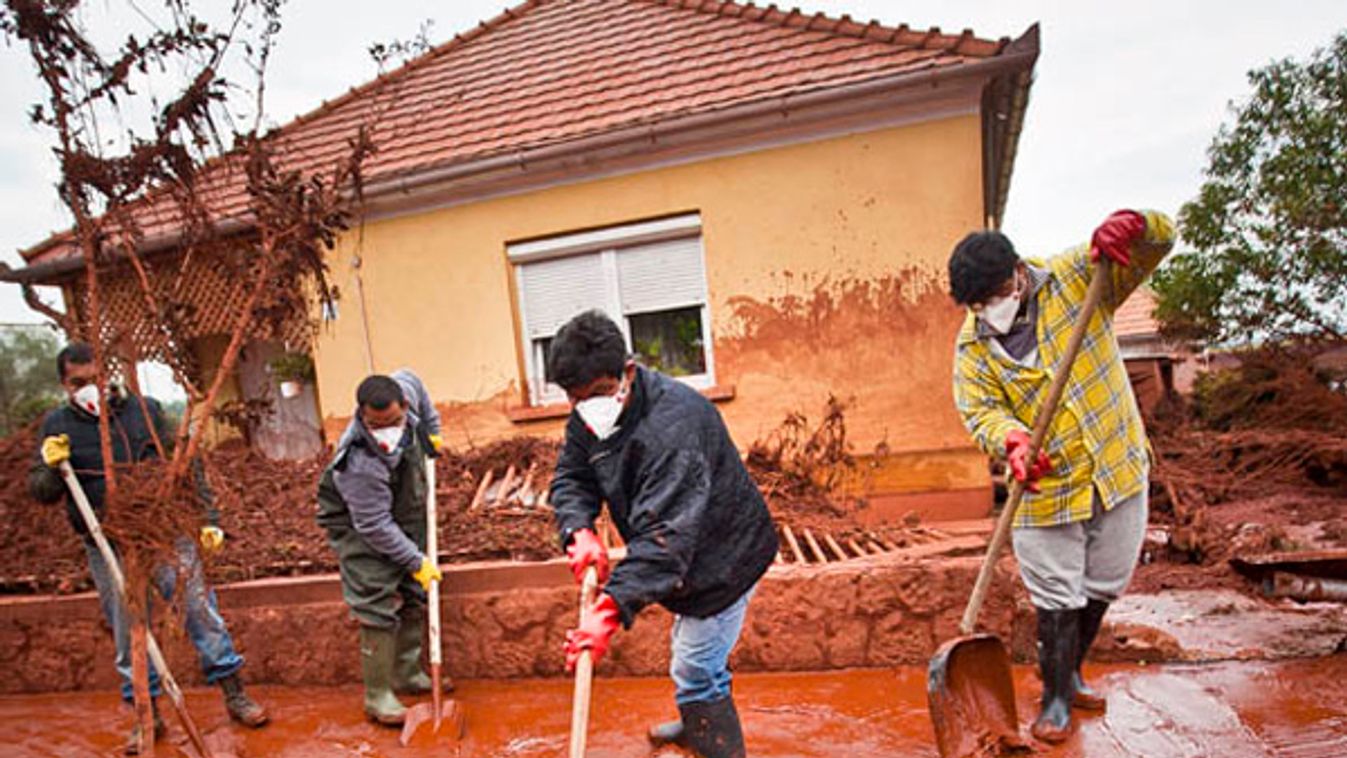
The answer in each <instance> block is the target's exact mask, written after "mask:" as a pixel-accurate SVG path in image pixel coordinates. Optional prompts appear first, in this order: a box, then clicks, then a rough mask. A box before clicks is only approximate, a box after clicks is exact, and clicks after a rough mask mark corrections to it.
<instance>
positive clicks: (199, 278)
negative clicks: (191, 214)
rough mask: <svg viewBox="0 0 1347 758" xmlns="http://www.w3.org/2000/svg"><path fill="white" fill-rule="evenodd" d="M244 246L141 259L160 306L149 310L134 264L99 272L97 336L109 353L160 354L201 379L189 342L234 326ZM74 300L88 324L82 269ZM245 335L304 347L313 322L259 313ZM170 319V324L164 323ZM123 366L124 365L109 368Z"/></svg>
mask: <svg viewBox="0 0 1347 758" xmlns="http://www.w3.org/2000/svg"><path fill="white" fill-rule="evenodd" d="M244 255H246V251H244V250H233V251H227V252H218V253H214V254H212V255H206V254H203V253H200V252H198V253H196V254H195V255H193V257H192V258H191V259H189V260H188V261H187V263H186V265H184V264H183V260H184V259H183V255H182V254H180V253H173V254H167V255H163V256H159V257H157V258H154V259H151V260H149V261H145V268H146V273H147V274H148V279H149V281H150V286H151V288H152V289H153V290H154V292H155V294H156V303H157V304H158V306H159V307H160V308H161V309H163V310H164V311H165V313H163V314H159V315H156V314H154V313H151V311H150V306H149V302H148V301H147V300H146V298H145V295H144V291H143V289H142V287H141V285H140V280H139V278H138V276H137V274H136V271H135V269H134V268H132V266H131V264H129V263H127V262H120V263H118V264H116V265H115V266H113V267H108V268H104V269H103V270H101V271H100V272H99V279H98V282H99V294H100V298H101V300H102V318H101V319H100V320H99V321H100V324H99V330H98V331H99V336H100V338H101V339H102V340H103V344H105V345H108V346H110V348H111V350H110V352H111V353H113V355H114V356H115V357H116V358H117V359H119V360H117V361H114V363H120V362H121V361H159V362H161V363H164V364H167V365H169V366H172V367H174V368H176V369H178V370H180V371H182V372H183V373H184V374H185V375H186V376H188V377H190V378H192V380H193V381H196V382H200V381H202V380H203V379H204V377H202V376H201V367H200V366H199V365H198V363H197V361H196V357H195V355H194V354H193V351H192V348H191V342H192V341H194V340H198V339H201V338H203V337H211V336H217V335H228V334H229V333H230V332H231V331H232V330H233V327H234V324H235V321H236V319H237V317H238V312H239V308H241V307H242V299H243V298H242V295H244V294H246V293H243V292H240V291H239V287H238V283H239V282H241V281H249V280H250V279H251V277H249V276H248V274H249V270H250V268H251V266H250V265H249V264H248V262H247V260H246V259H245V258H243V257H242V256H244ZM72 294H73V296H74V298H73V299H74V304H75V307H76V308H77V309H78V311H79V316H80V323H82V324H87V323H89V322H88V318H87V314H88V311H89V302H88V290H87V287H86V283H85V279H84V277H83V276H82V275H81V276H80V277H78V278H77V279H75V280H74V281H73V282H72ZM258 321H259V323H256V324H255V325H254V326H253V329H252V331H251V332H250V333H249V334H248V335H246V338H247V339H249V340H275V341H278V342H282V343H284V344H285V346H286V348H287V349H289V350H295V351H302V352H307V351H308V350H309V349H310V348H311V346H312V341H313V334H314V328H313V324H312V322H311V321H310V320H309V319H307V318H304V317H301V316H299V315H294V316H291V317H289V318H285V319H282V320H281V321H280V323H279V325H273V324H272V323H270V322H268V320H267V319H259V320H258ZM165 325H167V326H165ZM111 368H112V369H113V370H114V371H115V372H117V373H122V372H124V367H122V366H120V365H117V366H112V367H111Z"/></svg>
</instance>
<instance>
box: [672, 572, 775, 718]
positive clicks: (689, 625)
mask: <svg viewBox="0 0 1347 758" xmlns="http://www.w3.org/2000/svg"><path fill="white" fill-rule="evenodd" d="M754 589H756V588H750V589H749V590H748V591H747V592H745V593H744V594H742V595H740V596H739V599H738V600H735V601H734V603H733V604H732V605H731V606H730V607H728V608H726V609H725V610H723V611H721V612H720V613H717V614H716V615H714V616H707V617H706V618H693V617H691V616H681V615H679V616H674V625H673V634H671V635H670V641H671V643H672V644H671V647H672V649H673V656H672V659H671V660H670V662H669V676H671V677H673V681H674V688H675V691H674V700H676V701H677V702H678V704H679V705H687V704H688V703H704V702H711V701H715V700H721V699H723V698H726V697H729V695H730V679H731V676H730V668H729V663H730V651H731V650H733V649H734V645H735V643H737V642H738V641H739V632H740V631H742V630H743V628H744V616H745V614H746V613H747V611H748V600H749V598H751V597H752V596H753V590H754Z"/></svg>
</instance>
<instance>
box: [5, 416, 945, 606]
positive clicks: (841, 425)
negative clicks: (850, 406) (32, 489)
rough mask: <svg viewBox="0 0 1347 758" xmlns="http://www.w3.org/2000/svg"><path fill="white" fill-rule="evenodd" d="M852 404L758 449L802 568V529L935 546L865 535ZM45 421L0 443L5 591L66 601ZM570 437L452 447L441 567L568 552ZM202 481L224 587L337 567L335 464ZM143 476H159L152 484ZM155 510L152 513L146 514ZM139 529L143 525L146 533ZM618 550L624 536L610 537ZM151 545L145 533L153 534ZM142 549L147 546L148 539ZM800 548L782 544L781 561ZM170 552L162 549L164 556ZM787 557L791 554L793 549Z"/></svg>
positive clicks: (223, 464) (78, 548) (820, 536)
mask: <svg viewBox="0 0 1347 758" xmlns="http://www.w3.org/2000/svg"><path fill="white" fill-rule="evenodd" d="M844 410H845V405H844V404H843V403H841V402H840V401H837V400H836V399H831V398H830V399H829V401H828V403H827V405H826V406H825V409H824V413H823V415H822V416H821V417H820V421H819V422H818V424H817V425H813V424H810V422H809V420H808V419H807V418H806V417H805V416H804V415H803V414H791V416H790V417H788V418H787V419H786V421H785V422H784V423H783V425H782V427H781V428H780V429H779V430H777V431H775V432H773V433H772V434H771V435H769V436H767V437H765V438H764V439H763V440H761V441H759V442H756V443H754V444H753V445H752V446H751V449H750V451H749V452H748V453H747V455H746V461H747V464H748V466H749V468H750V471H751V473H752V475H753V477H754V479H755V481H757V482H758V485H759V486H760V487H761V488H762V490H763V494H764V496H765V499H766V500H767V502H768V507H769V508H770V509H771V510H772V512H773V514H774V516H775V517H776V518H777V520H778V522H779V523H780V525H781V526H782V527H787V526H788V527H790V528H791V529H792V530H794V531H795V532H798V535H799V537H798V544H799V549H801V550H803V551H805V555H806V556H807V560H806V561H805V562H818V561H816V560H814V559H813V554H812V553H810V552H808V551H809V550H810V543H809V542H807V541H806V538H805V533H806V532H809V534H810V536H811V537H813V536H814V535H815V534H816V535H817V538H816V541H817V542H818V543H819V544H820V547H821V550H822V551H825V552H826V554H827V555H828V558H829V560H833V559H835V558H836V556H835V554H834V551H832V550H831V549H830V548H829V546H828V544H827V542H826V541H825V535H827V536H830V537H832V538H834V539H835V540H836V542H837V543H838V545H839V546H841V547H842V548H843V552H844V553H847V551H848V549H849V548H850V546H851V545H852V543H857V544H860V545H862V546H865V547H870V548H875V546H876V543H878V544H879V545H882V546H884V547H886V548H900V547H904V546H906V545H909V544H916V543H920V542H923V541H927V540H928V539H929V538H924V537H922V536H921V534H920V533H921V532H922V531H923V530H922V528H921V527H920V526H919V525H917V524H915V523H913V524H903V525H893V526H890V527H885V528H882V529H867V528H865V527H863V526H862V525H861V524H860V522H859V521H858V519H857V513H858V511H860V510H861V509H863V508H864V506H865V503H864V500H863V499H859V498H854V497H846V496H844V495H842V494H840V492H839V487H838V485H839V483H840V482H841V481H842V477H843V476H844V475H845V474H846V473H847V472H849V471H851V470H852V469H853V468H854V466H855V465H856V464H855V461H854V459H853V458H852V456H851V453H850V444H849V443H848V442H847V439H846V427H845V418H844ZM37 428H38V427H37V425H36V424H34V425H32V426H30V427H28V428H26V429H24V430H23V431H21V432H19V433H18V434H15V435H11V436H10V437H9V438H7V439H3V440H0V518H3V520H4V523H5V528H4V529H3V530H0V594H29V593H70V592H80V591H85V590H88V589H91V588H92V585H91V582H90V580H89V577H88V570H87V568H86V560H85V555H84V549H83V547H82V545H81V542H80V539H79V538H78V537H77V536H76V535H75V533H74V531H73V530H72V529H71V528H70V527H69V525H68V524H67V523H66V516H65V507H64V505H56V506H43V505H41V504H39V503H37V502H35V501H33V500H32V499H31V498H30V497H29V496H28V490H27V472H28V469H29V467H30V466H31V465H32V463H33V462H34V460H35V458H34V456H35V452H34V451H35V450H36V449H37ZM560 448H561V445H560V441H558V440H556V439H551V438H543V437H513V438H508V439H505V440H501V441H497V442H493V443H490V444H486V445H481V446H478V447H473V448H471V449H467V450H457V451H450V452H448V453H446V454H445V455H444V456H442V457H441V458H439V460H438V462H437V464H436V474H437V493H438V500H437V504H438V510H439V524H440V534H439V537H440V551H441V555H440V558H441V560H444V561H448V562H468V561H479V560H524V561H533V560H544V559H547V558H554V557H558V556H560V555H561V550H560V547H559V546H558V545H557V542H556V533H555V527H554V526H553V522H552V512H551V509H550V508H549V507H548V503H547V494H546V490H547V485H548V483H549V482H550V481H551V478H552V473H553V470H554V469H555V467H556V460H557V455H558V454H559V452H560ZM202 461H203V469H204V472H205V478H206V480H207V482H208V483H209V485H210V488H211V490H212V491H213V493H214V495H215V498H216V505H217V507H218V508H219V510H220V526H221V528H223V529H224V531H225V535H226V541H225V547H224V549H223V550H222V551H221V552H219V553H216V554H213V555H207V556H205V561H206V568H207V573H208V575H209V576H210V577H211V578H212V579H213V580H214V581H216V582H231V581H242V580H249V579H259V578H264V577H275V576H296V575H304V574H315V573H325V572H331V571H335V570H336V568H337V566H336V561H335V559H334V556H333V554H332V552H331V550H330V549H329V547H328V545H327V540H326V536H325V534H324V533H323V531H322V530H321V529H320V528H319V527H318V526H317V524H316V523H315V521H314V514H315V509H316V499H315V497H316V490H317V484H318V480H319V477H320V476H321V475H322V472H323V468H324V467H325V466H326V464H327V459H326V457H325V456H320V457H316V458H313V459H310V460H303V461H273V460H269V459H267V458H265V457H264V456H262V455H260V454H259V453H257V452H256V451H254V450H251V449H249V448H247V447H246V446H244V445H243V444H241V443H238V442H230V443H225V444H223V445H220V446H218V447H216V448H214V449H212V450H209V451H207V452H206V453H205V454H204V456H203V457H202ZM146 481H150V480H149V479H147V480H146ZM150 510H153V509H150ZM190 510H191V512H190V513H187V514H181V515H182V517H181V518H178V517H177V516H175V517H173V518H164V519H160V520H159V522H158V523H156V524H155V529H153V530H148V529H147V530H146V531H147V532H148V533H152V535H153V539H152V540H151V542H153V543H154V544H156V545H160V546H162V543H165V542H167V541H170V537H169V535H167V534H166V532H165V529H171V530H173V533H174V534H185V535H192V534H194V531H195V526H196V525H199V523H200V521H199V519H200V510H199V509H196V508H192V509H190ZM147 514H149V510H146V509H145V508H140V509H138V510H137V511H135V512H130V513H120V514H119V513H116V512H109V514H108V517H107V518H108V530H109V532H110V533H113V534H118V535H120V536H121V537H122V539H133V537H132V535H135V534H136V533H137V529H138V528H139V526H144V525H145V522H146V519H147V518H150V516H148V515H147ZM138 525H139V526H138ZM605 531H606V532H607V534H606V536H610V542H612V543H614V544H618V543H620V538H618V536H617V535H616V533H615V530H605ZM146 539H149V538H146ZM142 541H143V540H142ZM790 549H791V546H790V545H789V543H788V541H787V540H786V538H785V537H784V534H783V539H782V550H783V552H785V551H789V550H790ZM160 552H162V551H160ZM787 555H789V554H788V553H787Z"/></svg>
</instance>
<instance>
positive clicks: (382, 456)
mask: <svg viewBox="0 0 1347 758" xmlns="http://www.w3.org/2000/svg"><path fill="white" fill-rule="evenodd" d="M392 378H393V379H394V380H395V381H397V383H398V384H399V385H400V386H401V387H402V394H403V399H404V400H405V401H406V403H407V409H408V410H407V431H406V432H405V433H404V435H403V443H402V446H401V447H400V448H399V449H398V450H397V451H394V452H393V453H384V452H382V451H380V450H379V447H378V444H377V443H375V441H374V438H373V436H371V435H370V432H369V430H368V429H366V428H365V425H364V423H362V422H361V420H360V409H359V408H356V410H355V412H354V413H353V414H352V416H351V423H350V424H348V425H347V427H346V431H345V432H343V433H342V435H341V439H340V441H339V442H338V443H337V451H336V453H335V454H334V455H333V456H332V463H330V464H329V465H328V467H327V470H326V471H324V472H323V477H322V479H321V480H320V481H319V483H318V525H319V526H321V527H323V528H324V529H328V530H332V529H354V530H355V531H356V532H357V533H359V534H360V536H361V537H362V538H363V539H364V540H365V543H366V544H367V545H369V546H370V547H371V548H373V549H374V550H375V551H376V552H378V553H380V554H382V555H384V556H385V557H387V558H388V560H389V561H391V562H393V563H395V564H397V565H400V566H404V567H406V568H407V569H409V570H415V569H417V568H420V566H421V555H422V551H423V550H424V549H425V543H426V536H425V534H426V495H427V493H426V482H425V477H426V456H427V455H429V454H431V450H432V449H433V448H432V446H431V443H430V435H432V434H439V433H440V414H439V413H438V412H437V411H436V410H435V404H434V403H433V402H431V400H430V394H429V393H428V392H426V388H425V385H424V384H422V383H421V380H420V379H419V378H417V376H416V374H414V373H412V372H411V371H410V370H408V369H400V370H398V371H394V372H393V374H392Z"/></svg>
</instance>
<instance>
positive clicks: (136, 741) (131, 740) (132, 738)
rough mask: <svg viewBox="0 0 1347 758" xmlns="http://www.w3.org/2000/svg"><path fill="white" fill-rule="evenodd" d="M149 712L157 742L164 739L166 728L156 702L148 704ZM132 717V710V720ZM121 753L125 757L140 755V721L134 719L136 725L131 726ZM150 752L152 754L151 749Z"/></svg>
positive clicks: (133, 714)
mask: <svg viewBox="0 0 1347 758" xmlns="http://www.w3.org/2000/svg"><path fill="white" fill-rule="evenodd" d="M150 710H151V711H152V712H153V713H154V739H155V740H156V741H158V740H161V739H163V738H164V733H165V732H167V731H168V727H167V726H166V725H165V724H164V719H163V718H162V717H161V716H160V715H159V701H158V700H153V701H151V702H150ZM134 716H135V711H134V710H132V717H133V718H134ZM122 752H123V753H124V754H126V755H140V719H136V723H134V724H132V725H131V734H130V735H129V736H128V737H127V740H126V748H125V749H124V750H123V751H122ZM150 752H151V753H153V752H154V750H153V748H151V750H150Z"/></svg>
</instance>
